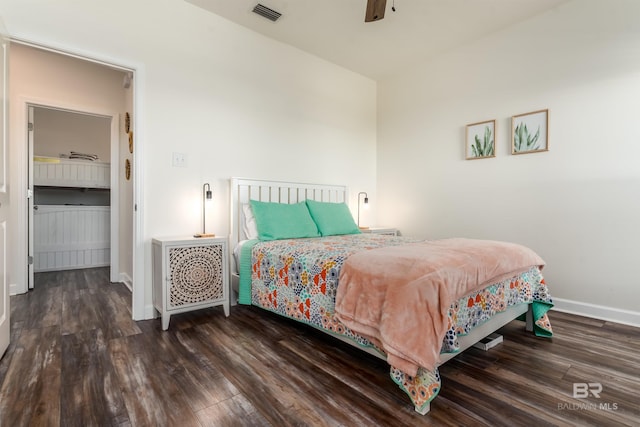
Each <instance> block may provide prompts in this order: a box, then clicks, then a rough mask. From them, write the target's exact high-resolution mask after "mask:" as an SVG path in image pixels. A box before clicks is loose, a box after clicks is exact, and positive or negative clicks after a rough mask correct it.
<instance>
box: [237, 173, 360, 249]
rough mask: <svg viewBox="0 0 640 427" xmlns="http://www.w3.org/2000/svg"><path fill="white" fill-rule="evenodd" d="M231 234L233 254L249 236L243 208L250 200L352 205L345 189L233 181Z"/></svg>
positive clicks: (249, 180)
mask: <svg viewBox="0 0 640 427" xmlns="http://www.w3.org/2000/svg"><path fill="white" fill-rule="evenodd" d="M230 194H231V203H230V205H231V214H230V218H231V224H230V227H229V229H230V230H231V231H230V232H231V235H230V242H229V243H230V244H229V248H230V249H231V250H233V248H235V247H236V245H237V244H238V242H239V241H242V240H245V239H246V236H245V235H244V231H243V229H242V221H244V217H243V214H242V205H244V204H246V203H249V200H259V201H262V202H276V203H298V202H302V201H303V200H307V199H311V200H316V201H319V202H332V203H340V202H345V203H348V200H349V199H348V194H347V187H346V186H344V185H326V184H303V183H299V182H282V181H266V180H259V179H246V178H231V189H230Z"/></svg>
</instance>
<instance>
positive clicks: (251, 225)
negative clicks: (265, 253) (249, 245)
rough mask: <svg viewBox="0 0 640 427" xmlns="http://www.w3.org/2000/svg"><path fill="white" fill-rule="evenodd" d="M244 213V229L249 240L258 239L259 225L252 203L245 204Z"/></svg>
mask: <svg viewBox="0 0 640 427" xmlns="http://www.w3.org/2000/svg"><path fill="white" fill-rule="evenodd" d="M242 213H243V216H244V222H243V223H242V231H244V235H245V236H246V237H247V239H248V240H253V239H257V238H258V226H257V224H256V219H255V217H254V216H253V211H252V210H251V205H250V204H248V203H245V204H243V205H242Z"/></svg>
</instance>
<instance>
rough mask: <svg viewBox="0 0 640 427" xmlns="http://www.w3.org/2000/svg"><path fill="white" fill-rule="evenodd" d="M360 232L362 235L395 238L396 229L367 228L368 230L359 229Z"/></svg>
mask: <svg viewBox="0 0 640 427" xmlns="http://www.w3.org/2000/svg"><path fill="white" fill-rule="evenodd" d="M360 231H362V232H363V233H371V234H387V235H389V236H397V235H398V229H397V228H392V227H369V228H361V229H360Z"/></svg>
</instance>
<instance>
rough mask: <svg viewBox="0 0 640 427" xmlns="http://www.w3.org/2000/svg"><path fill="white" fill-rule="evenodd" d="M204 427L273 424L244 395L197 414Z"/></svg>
mask: <svg viewBox="0 0 640 427" xmlns="http://www.w3.org/2000/svg"><path fill="white" fill-rule="evenodd" d="M197 415H198V419H199V420H200V424H202V426H203V427H227V426H238V425H242V426H251V427H266V426H271V424H270V423H269V422H268V421H267V420H266V419H265V418H264V417H263V416H262V415H261V414H260V413H259V412H258V411H256V409H255V408H254V407H253V405H252V404H251V402H249V400H247V399H246V398H245V397H244V396H242V395H236V396H234V397H232V398H230V399H227V400H223V401H221V402H219V403H217V404H216V405H213V406H209V407H207V408H204V409H202V410H200V411H198V412H197Z"/></svg>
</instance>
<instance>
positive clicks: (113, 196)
mask: <svg viewBox="0 0 640 427" xmlns="http://www.w3.org/2000/svg"><path fill="white" fill-rule="evenodd" d="M55 104H56V105H50V104H47V105H43V104H34V103H32V102H28V101H27V104H26V108H27V122H26V123H25V125H27V126H28V124H29V119H30V117H29V116H30V114H29V109H30V108H48V109H52V110H57V111H64V112H68V113H74V114H83V115H88V116H94V117H101V118H106V119H110V120H111V124H110V130H109V133H110V135H109V157H110V162H111V167H110V177H109V179H110V187H109V190H110V191H109V199H110V200H109V212H110V217H109V221H110V233H111V235H110V238H109V240H110V260H109V280H111V281H112V282H118V281H120V273H119V272H120V259H119V257H118V249H119V248H120V226H119V224H120V181H119V178H118V177H119V176H120V115H119V113H117V112H107V111H106V110H100V109H92V108H91V107H82V106H78V105H75V106H74V107H73V109H71V108H68V107H64V106H61V105H63V104H65V103H64V102H59V100H56V101H55ZM75 108H82V110H77V109H75ZM101 111H102V112H101ZM30 132H32V131H30V130H29V129H28V128H27V141H28V142H27V194H28V196H27V224H28V226H27V239H28V242H27V252H28V256H33V250H34V248H33V237H34V230H33V205H34V203H33V196H34V188H33V156H34V155H35V154H36V153H34V151H33V138H31V137H30V136H31V134H30ZM27 270H28V271H27V283H28V288H29V289H32V288H33V285H34V284H33V263H30V264H29V263H28V264H27Z"/></svg>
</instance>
